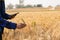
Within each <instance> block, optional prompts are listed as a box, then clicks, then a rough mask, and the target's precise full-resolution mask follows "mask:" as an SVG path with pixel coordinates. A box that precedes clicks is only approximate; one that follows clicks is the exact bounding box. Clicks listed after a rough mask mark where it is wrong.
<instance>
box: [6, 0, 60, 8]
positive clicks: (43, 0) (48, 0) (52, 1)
mask: <svg viewBox="0 0 60 40" xmlns="http://www.w3.org/2000/svg"><path fill="white" fill-rule="evenodd" d="M10 3H12V4H13V5H15V4H19V0H5V4H6V6H7V5H8V4H10ZM27 4H32V5H34V4H42V5H43V6H45V7H46V6H49V5H51V6H56V5H60V0H24V5H27Z"/></svg>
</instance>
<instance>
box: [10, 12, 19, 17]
mask: <svg viewBox="0 0 60 40" xmlns="http://www.w3.org/2000/svg"><path fill="white" fill-rule="evenodd" d="M17 14H19V13H18V12H17V13H15V14H13V15H11V16H10V18H14V17H15V16H16V15H17Z"/></svg>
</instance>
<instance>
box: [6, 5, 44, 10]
mask: <svg viewBox="0 0 60 40" xmlns="http://www.w3.org/2000/svg"><path fill="white" fill-rule="evenodd" d="M33 7H43V6H42V4H37V5H25V6H24V5H19V4H16V5H15V6H14V5H13V4H9V5H7V7H6V9H13V8H33Z"/></svg>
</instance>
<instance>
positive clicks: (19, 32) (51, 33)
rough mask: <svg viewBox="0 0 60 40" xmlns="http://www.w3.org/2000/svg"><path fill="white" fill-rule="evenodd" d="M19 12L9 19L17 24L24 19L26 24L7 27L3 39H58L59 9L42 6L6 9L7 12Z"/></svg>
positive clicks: (59, 25) (59, 34)
mask: <svg viewBox="0 0 60 40" xmlns="http://www.w3.org/2000/svg"><path fill="white" fill-rule="evenodd" d="M16 12H19V14H18V15H17V16H16V17H15V18H13V19H11V20H9V21H12V22H15V23H17V24H19V23H21V22H22V19H23V20H24V21H25V23H26V24H27V26H26V27H25V28H22V29H16V30H13V29H7V28H5V30H4V33H3V35H2V36H3V40H60V10H49V9H42V8H21V9H12V10H7V13H8V14H13V13H16Z"/></svg>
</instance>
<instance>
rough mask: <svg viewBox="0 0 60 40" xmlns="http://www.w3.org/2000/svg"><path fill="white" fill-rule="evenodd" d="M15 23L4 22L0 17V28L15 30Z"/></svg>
mask: <svg viewBox="0 0 60 40" xmlns="http://www.w3.org/2000/svg"><path fill="white" fill-rule="evenodd" d="M16 25H17V24H16V23H13V22H9V21H7V20H4V19H3V18H2V17H0V26H1V27H2V28H4V27H6V28H8V29H16Z"/></svg>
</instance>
